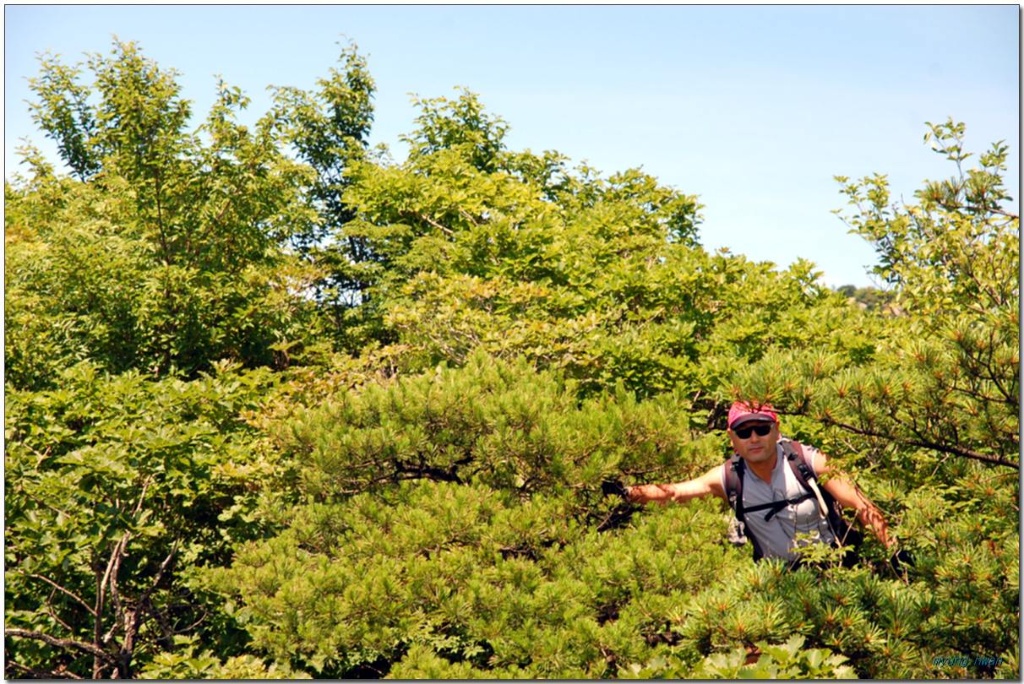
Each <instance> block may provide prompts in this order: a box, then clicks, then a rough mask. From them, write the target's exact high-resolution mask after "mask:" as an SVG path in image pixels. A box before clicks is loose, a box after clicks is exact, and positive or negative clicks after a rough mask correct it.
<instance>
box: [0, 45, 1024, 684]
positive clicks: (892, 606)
mask: <svg viewBox="0 0 1024 684" xmlns="http://www.w3.org/2000/svg"><path fill="white" fill-rule="evenodd" d="M86 75H88V76H91V80H89V81H88V82H86V80H85V76H86ZM32 87H33V89H34V92H35V94H36V98H37V100H36V102H35V103H33V105H32V112H33V115H34V117H35V120H36V122H37V124H38V125H39V127H40V130H41V131H42V132H43V134H44V135H47V136H48V137H50V138H51V139H52V140H53V141H54V142H55V143H56V145H57V149H58V151H59V154H60V161H61V163H62V165H63V168H62V169H61V170H58V169H57V167H55V166H54V165H53V164H52V163H50V162H49V161H47V160H45V159H44V158H43V157H42V155H41V154H40V153H39V152H38V151H37V150H34V149H32V148H26V149H25V150H24V151H23V153H24V156H25V161H26V163H27V165H28V172H27V173H26V174H25V175H23V176H18V177H16V178H15V179H13V180H12V181H11V182H8V183H6V184H5V189H4V191H5V207H6V209H5V246H6V250H7V259H6V262H5V277H6V288H5V293H4V298H5V311H4V317H5V350H4V353H5V357H4V358H5V368H6V372H5V378H4V380H5V394H6V397H5V398H6V406H5V438H6V439H5V480H4V482H5V570H6V572H5V656H6V665H5V674H6V676H8V677H9V678H20V677H45V678H59V677H98V676H118V677H129V676H131V677H142V678H156V679H172V678H189V679H201V678H226V679H231V678H237V679H257V678H299V677H318V678H355V677H380V676H387V677H391V678H400V679H414V678H431V679H449V678H451V679H475V678H483V679H504V678H556V679H590V678H601V679H604V678H702V679H713V678H744V677H774V678H844V677H851V676H857V677H868V678H901V679H906V678H940V677H951V678H967V677H979V676H982V677H992V676H994V677H1019V673H1020V665H1019V641H1018V638H1017V636H1018V630H1017V627H1019V621H1020V610H1019V604H1020V579H1019V578H1020V570H1019V544H1020V541H1019V539H1020V538H1019V501H1020V498H1019V497H1020V487H1019V480H1018V473H1019V448H1020V447H1019V313H1018V311H1019V298H1020V294H1019V279H1018V278H1017V277H1016V273H1017V265H1018V264H1019V219H1018V217H1017V216H1015V215H1013V214H1012V213H1011V212H1010V211H1009V210H1008V209H1007V208H1006V206H1007V202H1008V201H1009V200H1010V198H1009V197H1008V195H1007V190H1006V189H1005V188H1004V187H1003V174H1004V172H1005V171H1006V163H1007V162H1006V160H1007V156H1006V152H1007V150H1006V147H1005V145H1003V144H1001V143H997V144H996V145H994V146H993V147H992V148H991V150H990V151H989V152H987V153H985V154H983V155H981V156H980V157H979V158H978V164H977V165H976V166H974V167H969V166H968V161H969V160H970V159H972V158H971V155H970V154H969V153H968V152H966V148H965V145H964V136H965V127H964V126H963V125H962V124H960V123H957V122H954V121H948V122H946V123H944V124H939V125H932V124H929V125H928V133H927V135H926V138H925V140H926V142H929V143H932V146H933V148H934V149H935V150H936V151H937V152H938V153H939V154H941V155H943V156H944V157H945V158H946V159H947V160H948V161H949V162H950V164H951V165H952V166H953V167H955V172H954V174H953V175H952V177H951V178H950V179H948V180H944V181H938V182H930V183H926V184H925V186H924V187H923V188H922V190H921V191H919V192H918V193H917V195H916V197H915V201H914V202H913V203H911V204H905V203H900V204H895V203H893V202H892V200H891V198H890V196H889V191H888V186H887V182H886V179H885V176H882V175H874V176H871V177H868V178H864V179H860V180H857V181H851V180H849V179H847V178H842V177H840V178H839V182H840V188H841V192H842V193H843V195H844V196H845V197H846V198H847V199H848V200H849V202H850V207H851V209H850V210H848V212H847V213H845V214H843V213H842V212H840V213H841V215H842V216H843V218H844V220H845V221H846V223H847V224H848V226H849V227H850V229H851V230H852V231H853V232H855V233H857V234H859V235H861V236H862V237H864V238H865V239H867V240H868V241H869V242H870V243H871V244H873V245H874V246H875V247H876V249H877V251H878V254H879V266H878V268H877V269H876V276H878V277H879V278H880V279H881V281H882V282H884V283H885V289H884V290H867V291H865V290H861V291H858V290H857V289H856V288H852V287H849V288H840V290H838V291H835V290H832V289H830V288H828V287H826V286H824V285H823V284H822V282H821V281H820V278H819V274H818V273H817V272H816V271H815V268H814V265H813V264H811V263H809V262H807V261H805V260H802V259H800V258H798V255H794V261H793V263H792V264H791V265H789V266H788V267H785V268H779V267H778V266H777V265H775V264H772V263H767V262H757V261H753V260H751V259H749V258H747V257H745V256H742V255H733V254H730V253H728V252H725V251H722V252H718V253H714V254H712V253H709V252H707V251H706V250H705V249H704V248H703V247H702V246H701V244H700V240H699V230H700V229H701V228H702V225H703V223H702V222H703V219H702V216H701V205H700V204H699V202H698V198H697V197H695V196H693V195H688V194H685V193H683V192H681V191H679V190H677V189H674V188H669V187H666V186H664V185H662V184H661V183H660V182H659V181H658V180H657V179H656V178H654V177H652V176H650V175H649V174H646V173H644V172H643V171H642V170H640V169H627V170H623V171H615V172H612V173H609V174H605V173H603V172H601V171H599V170H597V169H594V168H591V167H589V166H588V165H586V164H578V165H575V166H574V165H573V164H572V163H571V161H570V160H569V159H567V158H566V157H565V156H563V155H561V154H559V153H558V152H556V151H551V150H548V151H544V152H541V153H536V152H532V151H530V150H522V151H518V150H513V149H510V148H509V145H508V131H509V124H508V123H507V122H505V121H504V120H503V119H502V118H501V117H499V116H496V115H494V114H492V113H490V112H488V111H487V110H486V108H485V107H484V105H483V103H482V101H481V99H480V98H479V97H478V96H477V95H475V94H474V93H471V92H469V91H466V90H459V91H457V92H456V94H455V95H454V96H453V97H435V98H421V97H418V96H417V97H415V98H414V105H415V106H416V108H417V111H418V115H417V116H416V118H415V120H414V121H413V122H412V131H411V132H410V133H409V134H408V135H407V136H404V138H403V140H404V142H405V143H406V144H407V146H408V149H409V153H408V155H407V157H406V158H405V159H403V160H400V161H396V160H394V159H393V158H392V157H391V155H390V153H389V152H388V150H387V149H386V148H384V147H381V148H378V149H370V148H369V146H368V139H369V131H370V127H371V125H372V122H373V118H374V110H373V102H372V101H373V94H374V88H375V85H374V82H373V78H372V76H371V75H370V71H369V68H368V64H367V61H366V60H365V59H364V58H363V57H362V56H361V55H360V54H359V52H358V50H357V48H356V47H355V46H354V45H352V44H349V45H348V46H344V47H343V48H342V49H341V52H340V56H339V65H338V67H337V68H334V69H331V70H330V71H329V72H328V74H327V76H326V77H324V78H322V79H319V80H318V81H317V82H316V86H315V88H314V89H312V90H310V91H303V90H300V89H297V88H292V87H287V86H278V87H274V88H273V94H274V99H273V104H272V106H271V109H270V111H269V112H267V113H266V114H265V115H264V116H262V117H260V118H259V119H257V120H256V122H255V124H253V125H244V124H242V123H241V122H240V120H239V119H240V118H241V117H240V115H241V114H242V113H243V112H244V111H245V110H246V109H247V107H248V104H249V103H248V99H247V98H246V96H245V95H244V94H243V93H242V92H241V91H239V90H238V89H237V88H233V87H231V86H229V85H228V84H225V83H218V84H217V86H216V87H217V94H218V97H217V99H216V102H215V104H214V105H213V107H212V108H211V110H210V112H209V113H208V114H207V116H206V117H205V119H204V120H203V121H202V123H200V124H199V125H198V126H197V127H196V128H195V129H190V126H191V125H192V123H191V116H192V107H191V104H190V103H189V102H187V101H185V100H184V99H182V97H181V90H180V87H179V85H178V84H177V82H176V74H175V73H174V72H173V71H165V70H162V69H160V68H158V67H157V65H156V64H154V63H153V62H152V61H150V60H148V59H146V58H145V57H144V56H143V55H142V53H141V51H140V50H139V48H138V47H137V46H135V45H134V44H132V43H122V42H119V41H115V42H114V46H113V50H112V51H111V53H110V54H108V55H92V56H90V57H89V58H88V60H87V61H86V62H85V64H84V65H75V66H68V65H65V64H63V63H62V62H61V61H60V60H58V59H57V58H55V57H53V56H50V55H45V56H43V57H42V58H41V60H40V75H39V77H38V78H37V79H35V80H34V81H33V83H32ZM712 228H713V227H712ZM851 299H852V300H853V301H851ZM735 398H754V399H759V400H770V401H772V402H774V403H775V405H776V406H777V408H779V409H780V412H781V414H782V415H783V430H784V432H785V433H786V434H787V435H789V436H792V437H794V438H797V439H801V440H804V441H807V442H809V443H812V444H816V445H819V446H821V447H822V448H823V450H824V451H826V452H827V453H828V454H829V455H830V457H831V458H832V462H833V463H834V464H835V465H837V466H838V467H840V468H842V469H844V470H848V471H850V472H851V473H852V474H853V475H854V477H855V478H856V480H857V482H858V483H859V485H860V486H861V487H862V488H863V489H864V490H865V491H866V492H867V494H868V495H869V496H870V497H871V498H872V499H873V500H874V501H875V502H876V503H878V505H879V506H880V507H881V508H882V510H883V511H884V512H885V513H886V515H887V517H888V519H889V523H890V526H891V531H892V532H893V533H894V534H895V536H896V537H897V538H898V539H899V540H900V544H901V546H902V547H903V548H904V549H906V550H909V551H910V552H911V553H912V554H913V557H914V559H915V565H914V566H913V567H912V568H911V569H910V570H909V571H902V572H898V571H896V570H894V569H893V568H892V567H890V564H889V562H888V561H889V558H888V554H887V553H886V551H885V550H884V549H882V547H881V546H880V545H879V544H878V543H877V542H875V541H873V540H870V539H869V540H868V541H867V542H866V544H865V546H864V547H863V549H862V561H861V562H860V563H859V564H858V565H856V566H855V567H853V568H844V567H841V566H840V565H839V564H838V563H836V562H835V558H834V557H833V556H834V554H832V553H831V551H830V550H828V549H818V550H816V551H814V552H813V554H815V555H813V557H812V558H809V561H810V563H809V565H808V566H807V567H804V568H802V569H800V570H798V571H786V570H784V569H783V568H782V566H781V565H779V564H777V563H772V562H764V563H759V564H756V565H755V564H753V563H751V560H750V557H749V549H744V548H736V547H734V546H732V545H731V544H730V543H729V542H728V541H727V539H726V536H725V532H726V528H727V523H728V519H729V516H728V514H727V512H726V510H725V509H724V507H723V506H721V505H720V504H719V503H718V502H716V501H710V500H701V501H695V502H692V503H691V504H689V505H687V506H684V507H680V506H676V507H665V508H661V507H652V508H648V509H637V508H635V507H633V506H631V505H628V504H625V503H623V502H621V501H618V500H613V499H610V498H607V497H604V496H602V493H601V482H602V481H603V480H606V479H617V478H621V479H624V480H625V481H627V482H630V483H634V482H653V481H661V482H664V481H677V480H681V479H686V478H689V477H693V476H695V475H697V474H700V473H702V472H705V471H706V470H707V469H708V468H710V467H712V466H714V465H717V464H719V463H721V462H722V460H723V459H724V458H725V457H726V456H727V455H728V444H727V442H726V440H725V439H724V438H723V437H722V435H721V433H720V429H721V428H723V427H724V421H725V411H726V410H727V407H728V405H729V403H730V402H731V401H732V400H733V399H735Z"/></svg>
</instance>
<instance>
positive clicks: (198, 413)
mask: <svg viewBox="0 0 1024 684" xmlns="http://www.w3.org/2000/svg"><path fill="white" fill-rule="evenodd" d="M270 386H271V383H270V377H269V376H268V375H267V374H266V373H248V374H239V373H237V372H236V371H235V370H232V369H229V368H227V367H221V368H219V369H218V372H217V374H216V375H215V376H207V377H202V378H200V379H198V380H196V381H193V382H183V381H181V380H178V379H173V378H169V379H164V380H161V381H159V382H154V381H151V380H147V379H146V378H144V377H143V376H141V375H140V374H138V373H136V372H127V373H122V374H120V375H117V376H110V375H106V374H104V373H103V372H102V371H100V370H98V369H97V368H96V367H95V366H94V365H91V364H89V363H81V364H78V365H76V366H73V367H72V368H70V369H67V370H65V371H64V372H63V373H62V375H61V377H60V387H59V389H54V390H50V391H44V392H29V391H17V390H11V389H10V388H8V391H7V392H6V397H5V399H6V401H5V416H4V425H5V453H4V463H5V470H4V492H5V495H4V522H5V531H4V567H5V577H4V583H5V592H4V596H5V609H4V612H5V625H4V627H5V629H4V634H5V647H4V652H5V656H6V657H5V661H6V662H5V674H6V676H7V677H9V678H22V677H26V676H27V677H47V678H60V677H92V678H97V677H118V678H125V677H131V676H133V675H134V674H135V673H137V672H138V670H139V668H140V667H144V666H145V665H146V664H147V663H148V662H150V661H152V659H153V658H154V657H156V656H157V654H159V653H161V652H163V651H168V650H171V649H172V648H173V647H174V646H175V643H176V638H177V637H178V636H179V635H187V636H193V637H197V638H200V639H201V640H202V642H203V643H204V644H206V645H207V646H210V647H213V649H214V651H215V652H217V653H218V655H219V656H221V657H224V656H227V655H232V654H237V653H238V651H239V650H240V649H241V648H242V647H243V645H244V643H245V640H246V636H245V634H244V633H243V632H241V631H240V630H238V629H237V628H235V627H234V626H233V624H232V623H231V621H230V620H228V619H225V617H224V616H223V613H222V612H221V608H220V605H219V602H218V601H217V600H215V598H214V597H212V596H211V595H210V594H209V592H207V591H205V590H204V589H202V587H201V586H200V585H198V584H196V583H195V581H194V578H195V574H196V572H197V571H198V569H200V568H202V567H205V566H210V565H213V566H217V565H224V564H227V563H228V562H229V561H230V559H231V555H232V549H233V546H234V545H235V544H236V543H237V542H238V541H240V540H244V539H248V538H252V537H254V536H258V535H260V534H261V529H262V528H261V527H260V526H259V525H257V524H253V522H252V520H251V519H249V518H247V512H248V511H249V510H251V509H252V508H253V506H254V494H253V492H252V489H251V487H252V485H253V483H254V481H255V478H256V477H258V475H259V472H260V471H259V465H258V463H257V459H256V455H255V454H254V453H253V452H254V449H253V442H254V439H255V433H254V431H253V430H252V429H251V428H250V427H249V426H248V425H246V424H245V423H244V422H243V421H242V420H240V416H241V414H242V413H243V411H246V410H252V409H253V408H255V407H256V405H257V402H258V401H259V400H260V399H261V397H262V396H263V395H264V394H265V393H266V392H267V391H268V390H269V389H270ZM247 502H248V503H247Z"/></svg>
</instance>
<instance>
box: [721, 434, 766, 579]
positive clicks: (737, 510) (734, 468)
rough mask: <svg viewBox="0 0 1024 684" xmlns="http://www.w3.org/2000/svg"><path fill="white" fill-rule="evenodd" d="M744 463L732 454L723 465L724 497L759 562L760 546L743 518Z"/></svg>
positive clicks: (744, 512) (762, 552)
mask: <svg viewBox="0 0 1024 684" xmlns="http://www.w3.org/2000/svg"><path fill="white" fill-rule="evenodd" d="M746 465H747V464H746V463H745V462H744V461H743V459H742V458H740V456H739V454H733V455H732V458H730V459H729V460H728V461H727V462H726V464H725V495H726V498H727V499H728V500H729V507H730V508H732V510H733V514H734V515H735V516H736V520H737V521H739V528H740V534H741V535H742V536H744V537H746V538H747V539H749V540H750V545H751V546H752V547H753V549H754V560H755V561H759V560H761V559H762V558H763V557H764V551H762V550H761V544H760V542H758V541H757V537H756V536H754V534H753V532H752V531H751V530H749V529H747V526H746V522H745V517H746V511H747V509H745V508H744V506H743V475H744V473H745V472H746Z"/></svg>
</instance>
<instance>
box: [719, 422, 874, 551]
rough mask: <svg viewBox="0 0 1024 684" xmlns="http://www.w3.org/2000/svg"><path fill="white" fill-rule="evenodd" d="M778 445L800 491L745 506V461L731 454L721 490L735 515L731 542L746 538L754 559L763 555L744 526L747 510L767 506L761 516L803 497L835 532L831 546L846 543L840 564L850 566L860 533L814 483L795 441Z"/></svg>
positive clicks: (801, 500)
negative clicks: (790, 496)
mask: <svg viewBox="0 0 1024 684" xmlns="http://www.w3.org/2000/svg"><path fill="white" fill-rule="evenodd" d="M779 444H780V445H782V453H783V455H784V456H785V458H786V462H787V463H788V464H789V467H790V469H791V470H792V471H793V474H794V475H795V476H796V479H797V482H799V483H800V486H801V487H803V489H804V493H803V494H802V495H801V496H799V497H796V498H794V499H787V500H785V501H774V502H772V503H767V504H760V505H757V506H751V507H750V508H746V507H744V505H743V475H744V473H745V472H746V463H745V462H744V461H743V459H742V458H741V457H740V456H739V455H738V454H733V455H732V457H731V458H730V459H729V462H728V463H726V465H725V493H726V496H727V497H728V499H729V507H730V508H732V510H733V513H734V514H735V518H734V520H733V522H732V524H731V525H730V530H729V539H730V541H732V542H733V543H734V544H737V545H742V544H744V543H745V542H746V541H747V540H748V539H749V540H750V543H751V545H752V546H753V547H754V560H755V561H759V560H761V558H763V557H764V553H763V551H762V550H761V545H760V544H759V543H758V541H757V539H756V538H755V537H754V535H753V534H751V533H748V532H747V530H746V524H745V518H746V514H747V513H754V512H757V511H763V510H767V511H768V513H767V514H766V515H765V520H770V519H771V518H772V516H774V515H775V514H776V513H778V512H779V511H781V510H782V509H784V508H786V507H787V506H789V505H794V504H798V503H803V502H804V501H806V500H807V499H811V498H816V499H817V500H818V511H819V513H820V515H821V516H822V518H825V519H826V520H827V522H828V526H829V529H830V530H831V531H832V534H833V536H835V539H836V541H835V546H837V547H846V548H847V549H848V551H847V553H845V554H844V555H843V565H844V566H847V567H849V566H851V565H853V564H854V563H856V562H857V559H858V554H857V548H858V547H859V546H860V544H861V542H862V541H863V540H864V535H863V534H861V532H860V531H859V530H857V529H855V528H854V527H852V526H851V525H850V524H849V523H848V522H847V521H846V519H845V518H844V517H843V507H842V506H841V505H840V504H839V502H837V501H836V500H835V498H834V497H833V496H832V495H831V494H829V492H828V490H827V489H822V488H821V487H819V486H818V478H817V476H815V474H814V468H813V467H812V466H811V464H810V463H808V461H807V457H806V455H805V454H804V449H803V446H802V445H801V444H800V443H799V442H794V441H792V440H789V439H781V440H779Z"/></svg>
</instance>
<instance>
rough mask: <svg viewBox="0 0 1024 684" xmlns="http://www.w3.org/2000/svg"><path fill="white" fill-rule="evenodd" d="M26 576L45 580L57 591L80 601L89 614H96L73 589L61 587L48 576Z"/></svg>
mask: <svg viewBox="0 0 1024 684" xmlns="http://www.w3.org/2000/svg"><path fill="white" fill-rule="evenodd" d="M28 577H31V578H32V579H37V580H42V581H43V582H46V583H47V584H49V585H50V586H51V587H53V588H54V589H56V590H57V591H59V592H61V593H62V594H66V595H68V596H70V597H71V598H73V599H75V600H76V601H78V603H80V604H81V605H82V606H83V607H84V608H85V609H86V610H87V611H89V614H90V615H93V616H95V615H96V611H95V610H94V609H93V607H92V606H90V605H89V604H88V603H86V602H85V600H84V599H83V598H82V597H81V596H79V595H78V594H76V593H75V592H73V591H71V590H69V589H66V588H64V587H62V586H61V585H59V584H57V583H56V582H54V581H53V580H52V579H50V578H49V577H43V576H42V575H35V574H31V575H28Z"/></svg>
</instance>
